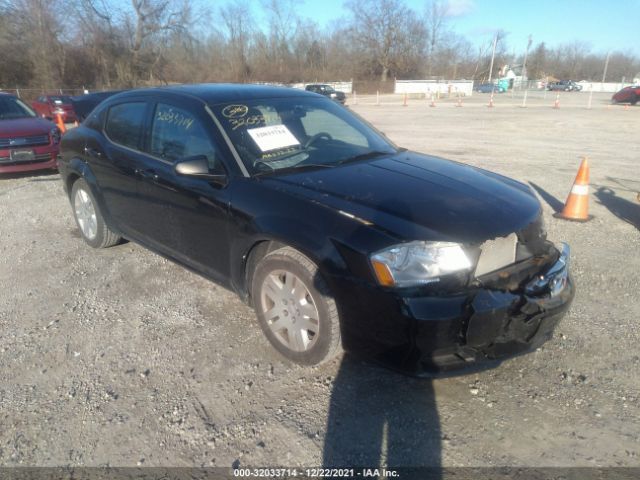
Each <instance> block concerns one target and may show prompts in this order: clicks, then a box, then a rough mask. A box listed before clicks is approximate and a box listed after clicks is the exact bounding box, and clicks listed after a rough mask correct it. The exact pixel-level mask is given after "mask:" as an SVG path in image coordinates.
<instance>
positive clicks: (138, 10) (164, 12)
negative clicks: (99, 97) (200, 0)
mask: <svg viewBox="0 0 640 480" xmlns="http://www.w3.org/2000/svg"><path fill="white" fill-rule="evenodd" d="M131 7H132V9H133V17H128V18H127V20H126V21H125V25H126V27H127V32H128V34H129V40H130V46H129V48H130V51H131V54H132V58H131V65H130V67H131V69H130V71H129V72H127V71H126V69H122V70H121V75H123V76H128V77H129V78H128V79H127V80H129V81H130V82H131V83H133V84H134V85H135V84H136V83H137V82H138V80H139V78H140V76H141V74H142V73H143V72H145V73H146V74H147V76H148V80H149V81H151V82H152V81H153V77H154V71H155V74H156V76H159V75H161V73H160V71H159V70H158V69H157V67H158V65H159V64H160V63H161V61H162V54H163V44H164V41H166V39H167V38H168V36H170V35H171V34H176V33H178V34H186V33H187V32H188V27H189V26H190V24H191V23H192V18H191V3H190V0H131ZM121 67H122V65H121Z"/></svg>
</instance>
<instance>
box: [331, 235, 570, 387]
mask: <svg viewBox="0 0 640 480" xmlns="http://www.w3.org/2000/svg"><path fill="white" fill-rule="evenodd" d="M569 256H570V252H569V247H568V245H566V244H562V246H561V248H560V250H559V252H558V256H557V259H556V260H555V262H554V263H552V264H551V265H550V266H547V267H544V268H542V271H541V272H540V273H538V274H537V275H536V276H535V277H534V278H533V279H530V280H528V281H527V282H525V283H523V285H521V286H520V287H519V288H518V289H516V290H500V289H497V288H489V287H480V288H473V289H471V290H470V291H469V292H464V293H460V294H455V295H434V296H417V297H395V299H394V300H392V299H390V298H387V297H385V296H383V295H377V296H376V297H375V299H371V301H369V303H368V307H367V309H366V310H367V311H368V312H369V314H368V315H367V316H368V318H367V319H365V318H363V317H361V319H360V321H359V322H358V321H356V322H355V323H354V322H349V324H348V325H346V326H345V327H344V328H343V330H344V331H343V343H344V345H345V348H346V349H347V350H357V351H359V352H361V353H364V354H365V355H366V356H367V357H369V358H372V359H374V360H376V361H378V362H381V363H384V364H385V365H387V366H390V367H392V368H394V369H398V370H401V371H403V372H405V373H409V374H413V375H433V374H436V373H439V372H446V371H450V370H456V369H460V368H465V367H473V366H477V367H482V366H491V365H492V364H493V365H495V364H496V362H497V361H499V360H502V359H504V358H507V357H511V356H514V355H518V354H521V353H525V352H527V351H530V350H532V349H535V348H537V347H539V346H540V345H541V344H543V343H544V342H546V341H547V340H549V339H550V338H551V336H552V334H553V330H554V328H555V326H556V325H557V324H558V322H559V321H560V319H561V318H562V316H563V315H564V314H565V312H566V311H567V309H568V308H569V306H570V304H571V301H572V300H573V296H574V283H573V279H572V277H571V275H570V272H569ZM370 298H371V297H370ZM365 322H366V324H367V327H368V334H367V335H366V336H365V337H366V340H364V341H363V336H362V324H364V323H365ZM358 324H360V328H359V333H358V335H356V332H355V331H354V330H353V328H352V327H356V326H358Z"/></svg>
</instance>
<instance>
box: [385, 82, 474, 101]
mask: <svg viewBox="0 0 640 480" xmlns="http://www.w3.org/2000/svg"><path fill="white" fill-rule="evenodd" d="M395 93H407V94H410V93H424V94H425V95H432V94H433V95H436V94H439V95H452V96H457V95H462V96H467V97H468V96H471V95H472V94H473V80H440V81H438V80H396V87H395Z"/></svg>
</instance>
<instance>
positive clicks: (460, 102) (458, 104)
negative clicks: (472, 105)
mask: <svg viewBox="0 0 640 480" xmlns="http://www.w3.org/2000/svg"><path fill="white" fill-rule="evenodd" d="M461 106H462V97H461V96H460V95H458V103H456V107H461Z"/></svg>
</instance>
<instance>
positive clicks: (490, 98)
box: [487, 91, 493, 108]
mask: <svg viewBox="0 0 640 480" xmlns="http://www.w3.org/2000/svg"><path fill="white" fill-rule="evenodd" d="M487 107H489V108H493V91H492V92H491V96H490V97H489V105H487Z"/></svg>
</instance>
